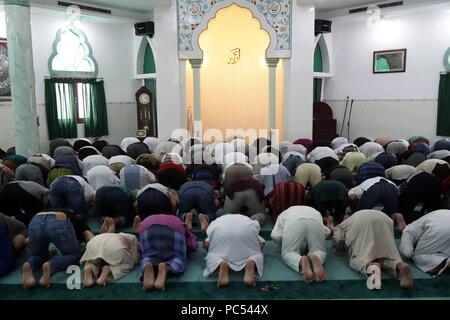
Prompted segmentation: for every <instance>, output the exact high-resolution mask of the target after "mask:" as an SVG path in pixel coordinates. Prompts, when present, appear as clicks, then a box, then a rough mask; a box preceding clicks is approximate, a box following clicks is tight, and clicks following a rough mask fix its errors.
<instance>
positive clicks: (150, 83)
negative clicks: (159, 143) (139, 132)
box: [145, 79, 158, 137]
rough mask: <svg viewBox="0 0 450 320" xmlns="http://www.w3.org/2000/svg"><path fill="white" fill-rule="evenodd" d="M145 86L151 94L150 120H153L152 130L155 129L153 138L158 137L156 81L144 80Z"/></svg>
mask: <svg viewBox="0 0 450 320" xmlns="http://www.w3.org/2000/svg"><path fill="white" fill-rule="evenodd" d="M145 86H146V87H147V89H148V90H150V92H151V93H152V113H151V114H152V119H153V128H155V129H154V130H155V134H154V135H155V137H157V136H158V115H157V112H156V111H157V108H156V79H146V80H145Z"/></svg>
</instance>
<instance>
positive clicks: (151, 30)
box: [134, 21, 155, 38]
mask: <svg viewBox="0 0 450 320" xmlns="http://www.w3.org/2000/svg"><path fill="white" fill-rule="evenodd" d="M134 30H135V31H136V35H137V36H149V37H150V38H151V37H153V35H154V34H155V24H154V23H153V21H147V22H140V23H136V24H135V25H134Z"/></svg>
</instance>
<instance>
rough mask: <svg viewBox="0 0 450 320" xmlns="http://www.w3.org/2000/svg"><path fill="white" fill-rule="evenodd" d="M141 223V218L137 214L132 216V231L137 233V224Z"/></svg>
mask: <svg viewBox="0 0 450 320" xmlns="http://www.w3.org/2000/svg"><path fill="white" fill-rule="evenodd" d="M140 224H141V218H140V217H139V216H136V217H134V221H133V232H134V233H139V225H140Z"/></svg>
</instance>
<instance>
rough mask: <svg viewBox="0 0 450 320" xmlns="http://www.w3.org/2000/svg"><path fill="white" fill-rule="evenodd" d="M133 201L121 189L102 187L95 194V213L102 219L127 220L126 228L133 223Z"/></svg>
mask: <svg viewBox="0 0 450 320" xmlns="http://www.w3.org/2000/svg"><path fill="white" fill-rule="evenodd" d="M133 202H134V201H133V199H132V198H131V197H130V196H128V195H127V194H126V193H125V192H123V191H122V190H120V189H119V188H114V187H102V188H100V189H98V190H97V192H96V193H95V212H96V213H97V215H98V216H100V217H111V218H120V217H123V218H124V219H125V226H130V225H131V224H132V223H133V218H134V215H135V214H134V207H133Z"/></svg>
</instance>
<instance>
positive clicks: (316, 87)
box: [313, 78, 323, 102]
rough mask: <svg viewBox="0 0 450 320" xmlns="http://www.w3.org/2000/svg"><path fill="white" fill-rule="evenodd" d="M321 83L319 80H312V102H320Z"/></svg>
mask: <svg viewBox="0 0 450 320" xmlns="http://www.w3.org/2000/svg"><path fill="white" fill-rule="evenodd" d="M322 81H323V79H320V78H314V84H313V90H314V92H313V99H314V102H320V101H321V97H322Z"/></svg>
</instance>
